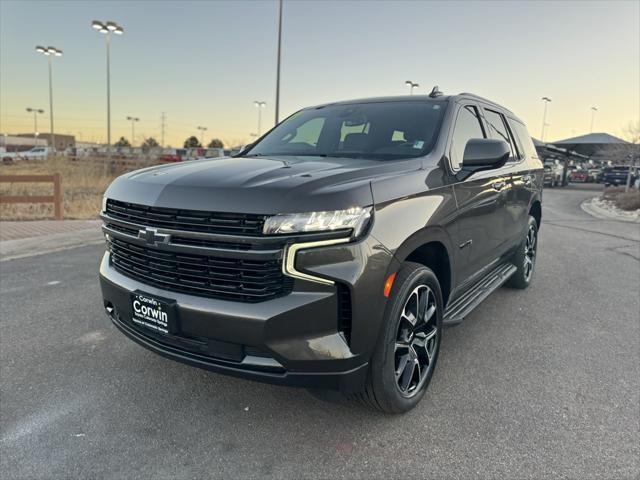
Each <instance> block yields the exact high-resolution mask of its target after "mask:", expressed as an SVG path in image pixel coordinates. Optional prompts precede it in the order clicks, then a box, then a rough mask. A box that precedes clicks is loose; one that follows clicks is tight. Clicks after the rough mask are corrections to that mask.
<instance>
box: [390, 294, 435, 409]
mask: <svg viewBox="0 0 640 480" xmlns="http://www.w3.org/2000/svg"><path fill="white" fill-rule="evenodd" d="M437 318H438V314H437V308H436V297H435V295H434V294H433V291H432V290H431V289H430V288H429V287H428V286H426V285H419V286H417V287H416V288H414V289H413V291H412V292H411V294H410V295H409V297H408V298H407V301H406V302H405V304H404V307H403V308H402V311H401V313H400V321H399V323H398V332H397V334H396V342H395V351H394V355H395V362H394V366H395V378H396V386H397V387H398V390H399V391H400V393H401V394H402V395H403V396H404V397H412V396H414V395H416V394H417V393H418V392H419V391H420V390H421V389H422V387H423V385H424V383H425V381H426V380H427V378H429V374H430V372H431V370H432V369H433V365H434V364H435V358H436V353H437V349H438V323H437Z"/></svg>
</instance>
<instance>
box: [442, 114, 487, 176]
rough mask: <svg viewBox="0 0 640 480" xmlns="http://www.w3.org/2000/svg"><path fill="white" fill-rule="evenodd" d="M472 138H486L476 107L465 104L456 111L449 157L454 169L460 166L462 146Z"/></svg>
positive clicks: (462, 152)
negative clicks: (456, 115) (456, 116)
mask: <svg viewBox="0 0 640 480" xmlns="http://www.w3.org/2000/svg"><path fill="white" fill-rule="evenodd" d="M472 138H486V135H485V134H484V130H483V129H482V124H481V123H480V116H479V115H478V109H477V108H476V107H474V106H471V105H467V106H466V107H463V108H461V109H460V111H459V112H458V118H456V126H455V127H454V130H453V139H452V140H451V150H450V151H449V157H450V160H451V168H453V169H454V170H458V169H460V167H461V166H462V157H463V155H464V148H465V147H466V146H467V142H468V141H469V140H471V139H472Z"/></svg>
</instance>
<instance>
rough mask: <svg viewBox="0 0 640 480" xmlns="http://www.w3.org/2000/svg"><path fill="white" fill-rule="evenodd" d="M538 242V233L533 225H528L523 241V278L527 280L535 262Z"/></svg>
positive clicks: (531, 273) (529, 278)
mask: <svg viewBox="0 0 640 480" xmlns="http://www.w3.org/2000/svg"><path fill="white" fill-rule="evenodd" d="M537 243H538V235H537V234H536V229H535V227H534V226H533V225H529V230H528V231H527V238H526V239H525V242H524V264H523V269H524V279H525V280H526V281H527V282H528V281H529V280H531V276H532V275H533V267H534V265H535V263H536V246H537V245H536V244H537Z"/></svg>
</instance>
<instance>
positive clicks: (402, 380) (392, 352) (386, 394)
mask: <svg viewBox="0 0 640 480" xmlns="http://www.w3.org/2000/svg"><path fill="white" fill-rule="evenodd" d="M420 304H421V305H422V306H423V308H421V309H419V307H418V305H420ZM425 305H426V307H425ZM420 311H422V312H424V314H423V315H420V314H418V315H415V316H413V320H414V321H415V326H413V324H412V323H411V321H410V320H411V319H410V317H411V316H412V315H413V312H417V313H420ZM429 312H431V313H429ZM442 316H443V305H442V292H441V290H440V283H439V282H438V279H437V277H436V276H435V274H434V273H433V272H432V271H431V270H430V269H428V268H426V267H424V266H423V265H420V264H417V263H411V262H406V263H404V264H403V266H402V268H401V269H400V271H399V272H398V274H397V276H396V279H395V281H394V284H393V288H392V291H391V295H390V298H389V302H388V303H387V308H386V309H385V314H384V321H383V326H382V329H381V332H380V335H379V338H378V343H377V345H376V348H375V351H374V353H373V356H372V358H371V362H370V367H369V372H368V375H367V381H366V385H365V389H364V391H363V392H361V393H358V394H356V395H355V397H356V398H357V399H358V400H359V401H361V402H362V403H364V404H365V405H367V406H368V407H371V408H374V409H376V410H380V411H383V412H385V413H394V414H397V413H404V412H407V411H409V410H411V409H412V408H414V407H415V406H416V405H417V404H418V402H420V400H421V399H422V397H423V396H424V393H425V391H426V390H427V387H428V386H429V383H430V382H431V378H432V376H433V372H434V370H435V367H436V363H437V360H438V354H439V352H440V341H441V340H442ZM416 317H417V318H416ZM424 319H426V322H425V321H424ZM414 328H415V330H413V329H414ZM405 349H406V350H405ZM416 369H417V371H416ZM398 371H400V372H401V374H400V375H398V374H397V372H398ZM404 386H406V388H405V389H404V390H403V388H402V387H404Z"/></svg>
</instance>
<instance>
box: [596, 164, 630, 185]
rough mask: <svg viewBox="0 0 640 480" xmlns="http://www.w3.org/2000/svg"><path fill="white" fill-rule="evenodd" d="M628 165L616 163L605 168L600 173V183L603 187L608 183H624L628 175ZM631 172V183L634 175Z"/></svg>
mask: <svg viewBox="0 0 640 480" xmlns="http://www.w3.org/2000/svg"><path fill="white" fill-rule="evenodd" d="M629 172H630V167H629V166H628V165H616V166H613V167H608V168H605V169H604V171H603V174H602V183H604V185H605V187H608V186H610V185H625V184H626V183H627V177H628V176H629ZM633 173H634V172H631V183H632V184H633V182H634V181H635V176H634V174H633Z"/></svg>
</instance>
